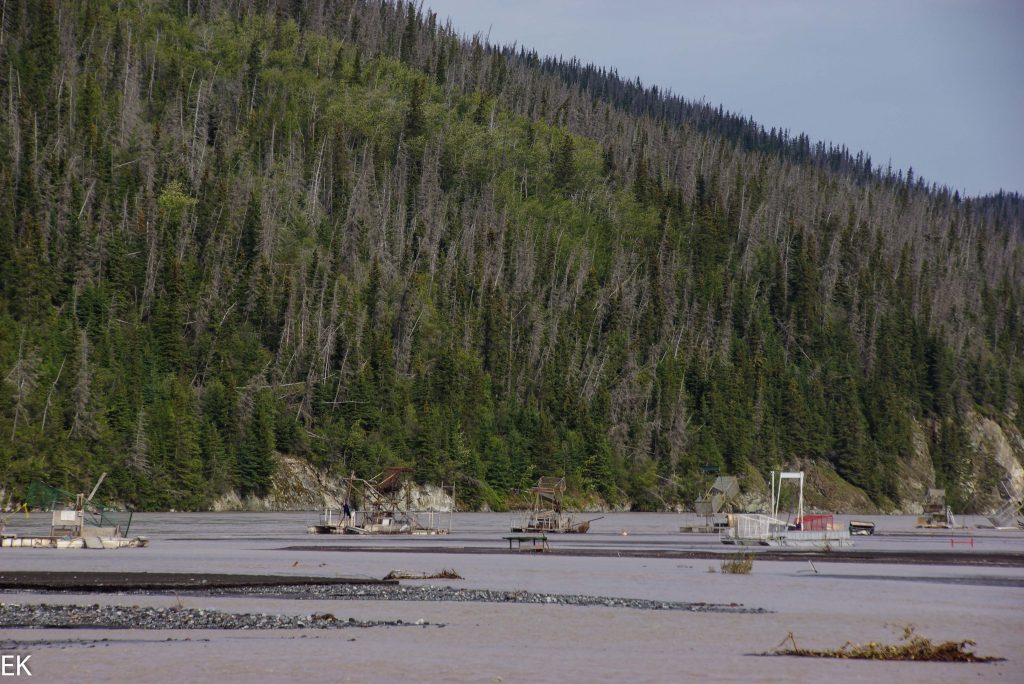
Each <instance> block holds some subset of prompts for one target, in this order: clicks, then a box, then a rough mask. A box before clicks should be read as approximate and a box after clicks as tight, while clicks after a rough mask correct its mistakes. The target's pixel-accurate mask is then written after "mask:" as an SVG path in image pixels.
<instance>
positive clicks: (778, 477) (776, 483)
mask: <svg viewBox="0 0 1024 684" xmlns="http://www.w3.org/2000/svg"><path fill="white" fill-rule="evenodd" d="M786 480H796V481H797V482H798V484H799V489H800V497H799V499H798V503H797V512H796V515H797V518H796V519H797V521H803V519H804V473H803V471H802V470H801V471H799V472H793V471H785V470H784V471H781V472H778V473H776V472H775V471H774V470H773V471H772V472H771V487H772V501H771V506H772V517H774V518H775V519H776V520H778V519H779V503H780V499H781V498H782V496H781V495H782V483H783V482H785V481H786Z"/></svg>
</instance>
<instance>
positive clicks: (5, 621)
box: [0, 603, 444, 629]
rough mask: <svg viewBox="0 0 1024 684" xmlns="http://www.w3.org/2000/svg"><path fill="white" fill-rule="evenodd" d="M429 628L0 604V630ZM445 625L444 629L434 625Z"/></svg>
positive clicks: (420, 623)
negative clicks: (32, 628) (7, 628)
mask: <svg viewBox="0 0 1024 684" xmlns="http://www.w3.org/2000/svg"><path fill="white" fill-rule="evenodd" d="M409 626H415V627H427V626H430V623H429V622H426V621H425V620H417V621H416V622H403V621H402V620H356V619H354V618H348V619H342V618H337V617H335V616H334V615H332V614H331V613H314V614H312V615H300V616H294V615H266V614H263V613H225V612H222V611H219V610H198V609H194V608H142V607H139V606H130V607H127V606H101V605H98V604H97V605H91V606H68V605H53V604H46V603H40V604H30V605H29V604H16V603H15V604H4V603H0V627H40V628H62V629H67V628H87V629H97V628H98V629H340V628H345V627H409ZM433 626H436V627H444V625H441V624H439V625H433Z"/></svg>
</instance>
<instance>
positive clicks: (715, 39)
mask: <svg viewBox="0 0 1024 684" xmlns="http://www.w3.org/2000/svg"><path fill="white" fill-rule="evenodd" d="M426 5H427V6H428V7H430V8H431V9H433V10H434V11H435V12H437V13H438V15H440V17H441V19H442V20H443V19H444V18H446V17H450V18H451V21H452V25H453V26H455V28H456V29H457V30H458V31H459V32H460V33H463V34H473V33H477V32H480V33H483V34H486V33H487V32H488V30H489V31H490V38H491V41H492V42H497V43H512V42H515V43H517V44H519V45H524V46H527V47H532V48H536V49H537V51H538V52H540V53H542V54H546V55H559V54H561V55H563V56H566V57H569V56H573V55H575V56H576V57H578V58H579V59H580V60H581V61H583V62H593V63H595V64H598V65H603V66H614V67H615V68H616V69H618V72H619V74H620V75H621V76H623V77H627V78H631V77H634V76H639V77H640V79H641V80H642V81H643V82H644V83H645V84H647V85H652V84H657V85H658V86H659V88H666V89H671V90H672V91H673V92H674V93H676V94H678V95H682V96H683V97H686V98H687V99H693V100H697V99H703V100H705V101H707V102H709V103H711V104H713V105H716V106H717V105H718V104H721V105H723V106H724V107H725V108H726V109H728V110H730V111H733V112H738V113H741V114H743V115H746V116H752V117H753V118H754V119H755V120H756V121H758V122H759V123H761V124H763V125H764V126H765V127H766V128H771V127H772V126H775V127H783V128H788V129H789V130H790V131H791V132H792V133H794V134H795V133H800V132H803V133H807V134H808V135H809V136H810V137H811V138H812V139H813V140H825V141H831V142H835V143H841V144H846V145H847V147H849V148H850V150H851V151H852V152H854V153H856V152H857V151H858V150H864V151H865V152H867V153H868V154H870V155H871V159H872V161H873V162H874V163H875V164H876V165H879V164H881V165H884V164H885V163H886V162H887V161H889V160H890V159H891V160H892V164H893V167H894V168H902V169H906V168H907V167H909V166H912V167H913V168H914V172H915V174H916V175H918V176H924V177H925V179H927V180H928V181H934V182H937V183H940V184H945V185H948V186H950V187H951V188H954V189H958V190H960V191H961V192H966V193H968V194H985V193H989V192H995V191H997V190H999V189H1000V188H1002V189H1004V190H1011V191H1017V192H1024V2H1022V1H1020V0H962V1H961V0H857V1H856V2H853V1H850V2H834V1H830V0H778V1H775V2H767V1H759V0H733V1H724V0H723V1H720V2H710V1H709V2H695V1H690V0H632V1H631V2H624V1H618V0H426Z"/></svg>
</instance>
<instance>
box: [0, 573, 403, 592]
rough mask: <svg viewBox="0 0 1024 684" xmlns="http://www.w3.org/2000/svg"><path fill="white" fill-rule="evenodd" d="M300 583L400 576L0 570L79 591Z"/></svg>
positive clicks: (40, 585) (47, 587) (31, 584)
mask: <svg viewBox="0 0 1024 684" xmlns="http://www.w3.org/2000/svg"><path fill="white" fill-rule="evenodd" d="M284 584H288V585H300V584H354V585H360V584H398V581H397V580H387V579H375V578H372V577H324V576H312V577H311V576H304V575H236V574H223V573H204V572H192V573H181V572H93V571H83V572H67V571H36V570H11V571H0V589H10V590H16V589H31V590H43V591H59V590H67V591H76V592H97V593H109V592H112V591H134V590H141V591H174V590H182V589H208V588H215V587H219V588H230V587H254V586H279V585H284Z"/></svg>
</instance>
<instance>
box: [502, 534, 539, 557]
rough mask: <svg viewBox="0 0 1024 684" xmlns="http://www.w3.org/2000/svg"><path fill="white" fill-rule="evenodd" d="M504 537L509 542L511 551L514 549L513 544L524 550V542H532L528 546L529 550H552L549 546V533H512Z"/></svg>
mask: <svg viewBox="0 0 1024 684" xmlns="http://www.w3.org/2000/svg"><path fill="white" fill-rule="evenodd" d="M502 539H504V540H505V541H507V542H508V550H509V551H511V550H512V549H513V544H514V545H515V547H514V548H515V550H517V551H522V550H523V542H530V545H529V546H527V547H526V550H527V551H535V552H537V553H547V552H548V551H550V550H551V547H550V546H548V538H547V535H543V534H510V535H507V536H505V537H502Z"/></svg>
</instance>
